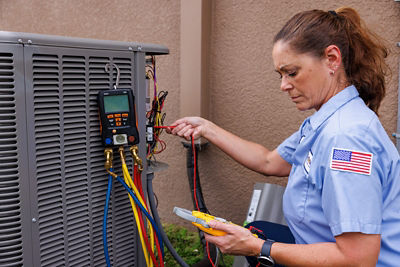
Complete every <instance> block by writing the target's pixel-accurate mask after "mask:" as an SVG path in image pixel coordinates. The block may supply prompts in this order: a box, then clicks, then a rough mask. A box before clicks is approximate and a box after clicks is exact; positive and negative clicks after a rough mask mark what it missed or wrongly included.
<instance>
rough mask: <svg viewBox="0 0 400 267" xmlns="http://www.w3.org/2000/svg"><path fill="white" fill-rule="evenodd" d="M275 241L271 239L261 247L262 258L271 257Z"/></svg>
mask: <svg viewBox="0 0 400 267" xmlns="http://www.w3.org/2000/svg"><path fill="white" fill-rule="evenodd" d="M274 242H275V241H273V240H271V239H267V240H265V242H264V244H263V245H262V247H261V252H260V256H265V257H270V256H271V247H272V244H273V243H274Z"/></svg>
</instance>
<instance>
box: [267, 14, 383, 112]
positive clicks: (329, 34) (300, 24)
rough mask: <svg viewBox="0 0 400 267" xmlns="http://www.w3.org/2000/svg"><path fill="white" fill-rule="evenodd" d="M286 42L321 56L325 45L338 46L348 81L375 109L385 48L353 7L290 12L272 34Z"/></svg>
mask: <svg viewBox="0 0 400 267" xmlns="http://www.w3.org/2000/svg"><path fill="white" fill-rule="evenodd" d="M280 40H282V41H285V42H289V44H290V46H291V47H292V49H295V50H296V51H297V52H299V53H311V54H312V55H314V56H317V57H322V56H323V55H324V51H325V48H326V47H328V46H329V45H332V44H334V45H336V46H337V47H339V49H340V51H341V54H342V62H343V66H344V69H345V72H346V75H347V79H348V82H349V83H350V84H354V86H355V87H356V88H357V90H358V92H359V94H360V97H361V98H362V99H363V100H364V102H365V104H366V105H368V107H369V108H370V109H372V110H373V111H374V112H375V113H378V109H379V106H380V103H381V101H382V99H383V97H384V96H385V91H386V89H385V75H386V72H387V70H388V66H387V64H386V63H385V60H384V59H385V58H386V57H387V48H386V47H385V45H384V44H383V41H382V39H380V38H379V37H378V36H377V35H376V34H375V33H373V32H371V31H370V30H368V29H367V27H366V26H365V24H364V22H363V21H362V20H361V18H360V16H359V15H358V13H357V11H355V10H354V9H352V8H349V7H343V8H339V9H337V10H336V12H335V11H329V12H325V11H322V10H310V11H305V12H301V13H298V14H296V15H294V16H293V17H292V18H291V19H290V20H289V21H288V22H287V23H286V24H285V26H283V28H282V29H281V30H280V31H279V32H278V33H277V35H276V36H275V38H274V44H275V43H276V42H277V41H280Z"/></svg>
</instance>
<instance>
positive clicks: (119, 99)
mask: <svg viewBox="0 0 400 267" xmlns="http://www.w3.org/2000/svg"><path fill="white" fill-rule="evenodd" d="M104 111H105V112H106V113H115V112H120V111H128V112H129V97H128V95H127V94H124V95H108V96H104Z"/></svg>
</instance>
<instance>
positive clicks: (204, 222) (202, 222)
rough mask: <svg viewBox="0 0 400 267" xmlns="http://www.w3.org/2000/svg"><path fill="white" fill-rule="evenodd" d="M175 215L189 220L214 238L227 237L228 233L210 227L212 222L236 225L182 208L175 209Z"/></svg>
mask: <svg viewBox="0 0 400 267" xmlns="http://www.w3.org/2000/svg"><path fill="white" fill-rule="evenodd" d="M174 213H175V214H176V215H178V216H179V217H181V218H183V219H185V220H188V221H190V222H192V224H193V225H194V226H196V227H198V228H199V229H200V230H202V231H204V232H206V233H208V234H210V235H214V236H223V235H226V233H225V232H224V231H221V230H217V229H214V228H211V227H210V225H208V223H209V222H210V221H213V220H215V221H220V222H223V223H229V224H234V223H232V222H229V221H227V220H225V219H223V218H219V217H215V216H212V215H210V214H207V213H204V212H200V211H196V210H194V211H189V210H186V209H182V208H178V207H175V208H174Z"/></svg>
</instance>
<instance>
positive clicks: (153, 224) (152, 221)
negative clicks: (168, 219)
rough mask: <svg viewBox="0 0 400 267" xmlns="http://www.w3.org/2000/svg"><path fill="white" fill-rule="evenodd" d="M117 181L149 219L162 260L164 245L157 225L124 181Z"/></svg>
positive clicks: (119, 178) (118, 178)
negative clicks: (158, 244)
mask: <svg viewBox="0 0 400 267" xmlns="http://www.w3.org/2000/svg"><path fill="white" fill-rule="evenodd" d="M117 180H118V182H120V183H121V184H122V186H123V187H125V189H126V191H128V193H129V194H130V195H131V197H132V198H133V200H134V201H135V202H136V204H137V205H138V206H139V208H140V209H141V210H142V211H143V213H144V215H146V217H147V218H148V219H149V221H150V223H151V224H152V226H153V228H154V230H155V231H156V235H157V238H158V241H159V243H160V249H161V253H162V258H164V245H163V239H162V237H161V234H160V231H159V229H158V227H157V224H156V223H155V221H154V220H153V218H152V217H151V216H150V214H149V213H148V212H147V211H146V209H145V208H144V207H143V205H142V204H141V203H140V201H139V199H138V198H137V197H136V195H135V193H133V191H132V190H131V189H130V188H129V186H127V185H126V183H125V182H124V180H122V178H121V177H119V176H117Z"/></svg>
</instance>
